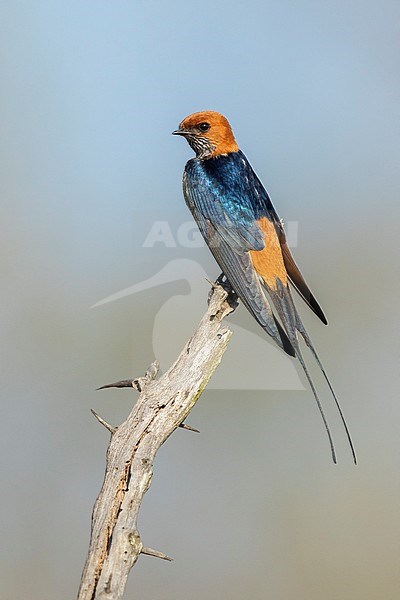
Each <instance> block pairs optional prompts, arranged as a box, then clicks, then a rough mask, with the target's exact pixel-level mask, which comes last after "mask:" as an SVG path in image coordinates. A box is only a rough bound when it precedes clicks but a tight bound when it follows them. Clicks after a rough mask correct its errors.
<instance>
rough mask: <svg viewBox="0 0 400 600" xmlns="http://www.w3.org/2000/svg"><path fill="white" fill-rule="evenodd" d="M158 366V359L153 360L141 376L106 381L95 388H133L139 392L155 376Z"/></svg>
mask: <svg viewBox="0 0 400 600" xmlns="http://www.w3.org/2000/svg"><path fill="white" fill-rule="evenodd" d="M159 368H160V363H159V362H158V360H155V361H154V362H153V363H151V365H150V366H149V368H148V369H147V371H146V373H145V374H144V375H143V377H137V378H136V379H121V381H116V382H114V383H107V384H106V385H102V386H101V387H98V388H96V391H98V390H106V389H109V388H130V387H132V388H134V389H135V390H137V391H138V392H141V391H142V390H143V388H144V387H145V386H146V385H147V384H148V383H149V382H150V381H152V380H153V379H155V378H156V377H157V373H158V370H159Z"/></svg>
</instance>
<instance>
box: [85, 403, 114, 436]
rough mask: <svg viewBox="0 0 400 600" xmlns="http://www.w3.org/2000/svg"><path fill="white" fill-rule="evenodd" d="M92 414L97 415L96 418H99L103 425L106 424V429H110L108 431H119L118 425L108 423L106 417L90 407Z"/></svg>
mask: <svg viewBox="0 0 400 600" xmlns="http://www.w3.org/2000/svg"><path fill="white" fill-rule="evenodd" d="M90 410H91V413H92V415H94V416H95V417H96V419H97V420H98V422H99V423H101V424H102V425H104V427H105V428H106V429H108V431H109V432H110V433H111V434H112V433H115V432H116V431H117V427H113V426H112V425H110V424H109V423H107V421H105V420H104V419H102V417H100V415H98V414H97V412H96V411H95V410H93V408H91V409H90Z"/></svg>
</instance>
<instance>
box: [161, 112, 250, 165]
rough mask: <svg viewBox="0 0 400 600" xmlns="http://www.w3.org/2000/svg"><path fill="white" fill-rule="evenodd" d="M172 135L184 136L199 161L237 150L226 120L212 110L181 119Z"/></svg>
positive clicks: (237, 147)
mask: <svg viewBox="0 0 400 600" xmlns="http://www.w3.org/2000/svg"><path fill="white" fill-rule="evenodd" d="M172 133H173V134H174V135H182V136H184V137H185V138H186V139H187V141H188V143H189V145H190V147H191V148H193V150H194V151H195V152H196V156H197V158H200V159H206V158H213V157H214V156H221V154H228V153H229V152H237V151H238V150H239V146H238V145H237V143H236V140H235V136H234V135H233V132H232V128H231V126H230V125H229V122H228V119H226V118H225V117H224V116H223V115H221V114H220V113H218V112H215V111H213V110H204V111H201V112H197V113H193V114H192V115H189V116H188V117H186V118H185V119H183V121H182V122H181V124H180V125H179V129H177V130H176V131H173V132H172Z"/></svg>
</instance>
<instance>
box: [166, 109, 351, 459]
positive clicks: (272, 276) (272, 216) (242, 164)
mask: <svg viewBox="0 0 400 600" xmlns="http://www.w3.org/2000/svg"><path fill="white" fill-rule="evenodd" d="M172 133H173V135H178V136H182V137H184V138H185V139H186V140H187V142H188V143H189V146H190V147H191V148H192V150H193V151H194V153H195V157H194V158H191V159H190V160H189V161H188V162H187V163H186V165H185V169H184V172H183V195H184V198H185V201H186V204H187V206H188V208H189V210H190V211H191V213H192V215H193V218H194V220H195V221H196V223H197V226H198V227H199V230H200V232H201V234H202V236H203V237H204V239H205V241H206V243H207V245H208V247H209V249H210V251H211V253H212V254H213V256H214V258H215V260H216V262H217V263H218V265H219V267H220V268H221V270H222V273H223V275H224V276H225V278H226V280H227V281H228V282H229V284H230V286H231V287H232V289H233V290H234V291H235V292H236V294H237V296H238V297H239V298H240V300H241V301H242V303H243V304H244V305H245V307H246V308H247V309H248V310H249V312H250V313H251V314H252V316H253V317H254V318H255V319H256V321H257V322H258V323H259V325H261V327H262V328H263V329H264V331H265V332H266V333H267V334H268V335H269V336H271V337H272V339H273V340H274V342H275V343H276V344H277V345H278V346H279V348H281V350H283V351H284V352H286V354H288V355H289V356H291V357H293V358H295V359H297V360H298V361H299V363H300V364H301V367H302V368H303V371H304V373H305V376H306V378H307V380H308V383H309V386H310V388H311V391H312V393H313V396H314V398H315V401H316V403H317V406H318V409H319V412H320V415H321V417H322V421H323V423H324V427H325V430H326V433H327V436H328V440H329V445H330V450H331V455H332V460H333V462H334V463H335V464H336V463H337V457H336V450H335V446H334V442H333V438H332V434H331V431H330V428H329V424H328V421H327V418H326V416H325V413H324V410H323V407H322V404H321V400H320V397H319V394H318V392H317V389H316V386H315V385H314V381H313V379H312V377H311V375H310V372H309V370H308V368H307V365H306V363H305V360H304V358H303V355H302V352H301V349H300V341H299V339H301V338H302V339H303V340H304V342H305V344H306V345H307V346H308V348H309V349H310V351H311V353H312V355H313V356H314V359H315V360H316V362H317V364H318V366H319V368H320V369H321V371H322V374H323V376H324V378H325V381H326V383H327V385H328V387H329V390H330V392H331V394H332V396H333V399H334V402H335V404H336V408H337V410H338V412H339V415H340V418H341V421H342V423H343V426H344V429H345V432H346V436H347V439H348V443H349V446H350V450H351V453H352V457H353V461H354V463H355V464H357V457H356V452H355V448H354V444H353V441H352V438H351V435H350V431H349V428H348V426H347V423H346V420H345V417H344V414H343V411H342V409H341V406H340V403H339V400H338V398H337V395H336V393H335V391H334V389H333V386H332V384H331V382H330V379H329V378H328V375H327V373H326V370H325V367H324V366H323V364H322V362H321V360H320V358H319V356H318V354H317V352H316V350H315V348H314V345H313V343H312V341H311V338H310V336H309V334H308V333H307V331H306V328H305V327H304V325H303V323H302V320H301V318H300V315H299V313H298V311H297V309H296V306H295V304H294V301H293V297H292V292H291V287H292V288H294V289H295V290H296V291H297V292H298V294H299V295H300V297H301V298H302V299H303V300H304V302H305V303H306V304H307V305H308V307H309V308H310V309H311V310H312V311H313V312H314V313H315V315H317V317H318V318H319V319H320V321H322V323H323V324H325V325H327V324H328V321H327V319H326V316H325V314H324V312H323V310H322V308H321V306H320V305H319V303H318V301H317V300H316V298H315V296H314V295H313V293H312V292H311V290H310V288H309V286H308V284H307V283H306V280H305V279H304V277H303V275H302V273H301V271H300V269H299V267H298V266H297V264H296V262H295V260H294V258H293V256H292V253H291V251H290V249H289V246H288V243H287V240H286V235H285V229H284V224H283V221H282V220H281V219H280V218H279V216H278V214H277V212H276V210H275V208H274V206H273V204H272V202H271V199H270V197H269V195H268V193H267V191H266V189H265V187H264V186H263V184H262V183H261V181H260V179H259V178H258V177H257V175H256V173H255V171H254V170H253V168H252V166H251V165H250V163H249V161H248V160H247V158H246V156H245V154H244V153H243V152H242V150H240V148H239V146H238V144H237V141H236V139H235V136H234V134H233V131H232V127H231V125H230V123H229V121H228V120H227V118H226V117H224V116H223V115H222V114H220V113H219V112H216V111H212V110H206V111H200V112H195V113H193V114H190V115H189V116H187V117H186V118H184V119H183V121H181V123H180V124H179V128H178V129H177V130H175V131H173V132H172ZM270 302H271V303H272V306H273V308H274V310H273V309H272V308H271V304H270ZM274 311H275V312H274Z"/></svg>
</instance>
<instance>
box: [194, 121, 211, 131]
mask: <svg viewBox="0 0 400 600" xmlns="http://www.w3.org/2000/svg"><path fill="white" fill-rule="evenodd" d="M197 127H198V129H200V131H203V132H204V131H208V130H209V129H210V124H209V123H200V124H199V125H198V126H197Z"/></svg>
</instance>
